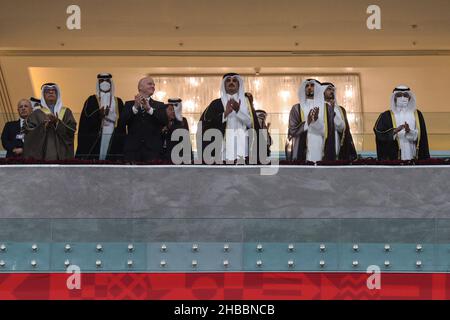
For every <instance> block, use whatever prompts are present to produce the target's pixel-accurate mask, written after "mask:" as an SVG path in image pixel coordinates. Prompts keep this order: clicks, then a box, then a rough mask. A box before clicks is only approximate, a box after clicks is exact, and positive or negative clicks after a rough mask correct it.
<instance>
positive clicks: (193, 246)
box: [192, 243, 198, 252]
mask: <svg viewBox="0 0 450 320" xmlns="http://www.w3.org/2000/svg"><path fill="white" fill-rule="evenodd" d="M192 251H194V252H197V251H198V244H196V243H194V244H193V245H192Z"/></svg>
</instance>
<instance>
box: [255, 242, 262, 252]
mask: <svg viewBox="0 0 450 320" xmlns="http://www.w3.org/2000/svg"><path fill="white" fill-rule="evenodd" d="M256 251H258V252H261V251H263V246H262V244H260V243H258V245H257V246H256Z"/></svg>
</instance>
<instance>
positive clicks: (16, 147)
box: [2, 99, 33, 158]
mask: <svg viewBox="0 0 450 320" xmlns="http://www.w3.org/2000/svg"><path fill="white" fill-rule="evenodd" d="M17 112H18V113H19V116H20V118H19V120H17V121H10V122H7V123H6V124H5V127H4V128H3V132H2V145H3V148H5V150H6V157H7V158H17V157H22V156H23V140H24V128H25V120H26V119H27V118H28V116H29V115H30V114H31V113H32V112H33V108H32V106H31V102H30V100H28V99H21V100H20V101H19V103H18V104H17Z"/></svg>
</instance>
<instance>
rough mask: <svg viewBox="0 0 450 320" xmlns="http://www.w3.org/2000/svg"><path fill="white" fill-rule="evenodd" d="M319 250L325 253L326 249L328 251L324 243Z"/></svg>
mask: <svg viewBox="0 0 450 320" xmlns="http://www.w3.org/2000/svg"><path fill="white" fill-rule="evenodd" d="M319 248H320V251H322V252H324V251H325V249H326V246H325V245H324V244H323V243H322V244H321V245H320V246H319Z"/></svg>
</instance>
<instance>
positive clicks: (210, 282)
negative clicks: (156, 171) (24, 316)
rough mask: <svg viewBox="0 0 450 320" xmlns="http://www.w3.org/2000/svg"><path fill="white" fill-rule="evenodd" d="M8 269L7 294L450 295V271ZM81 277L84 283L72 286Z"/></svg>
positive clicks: (3, 289) (0, 292)
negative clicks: (374, 282) (373, 275)
mask: <svg viewBox="0 0 450 320" xmlns="http://www.w3.org/2000/svg"><path fill="white" fill-rule="evenodd" d="M76 276H77V275H74V274H65V273H44V274H38V273H2V274H0V299H1V300H16V299H18V300H23V299H25V300H28V299H44V300H48V299H49V300H72V299H75V300H79V299H126V300H135V299H136V300H179V299H182V300H209V299H212V300H306V299H307V300H309V299H317V300H346V299H358V300H360V299H370V300H380V299H381V300H384V299H408V300H409V299H413V300H414V299H434V300H450V274H448V273H423V274H420V273H386V274H380V284H381V288H380V289H376V288H375V289H369V288H368V286H367V280H368V277H369V276H370V275H368V274H364V273H300V272H292V273H264V272H262V273H231V272H230V273H86V274H81V275H80V276H81V277H80V278H79V279H78V278H76ZM78 280H80V282H79V284H80V286H81V287H80V289H76V288H75V289H69V288H68V285H67V282H68V281H69V284H71V285H72V286H74V285H76V284H77V281H78Z"/></svg>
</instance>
